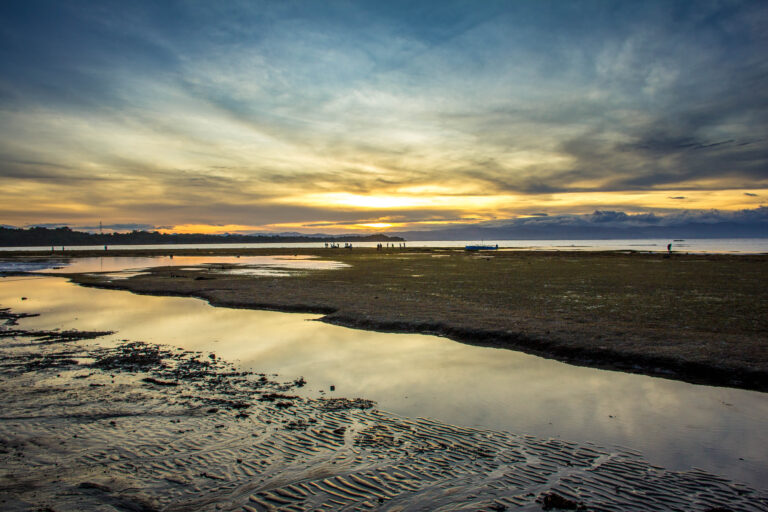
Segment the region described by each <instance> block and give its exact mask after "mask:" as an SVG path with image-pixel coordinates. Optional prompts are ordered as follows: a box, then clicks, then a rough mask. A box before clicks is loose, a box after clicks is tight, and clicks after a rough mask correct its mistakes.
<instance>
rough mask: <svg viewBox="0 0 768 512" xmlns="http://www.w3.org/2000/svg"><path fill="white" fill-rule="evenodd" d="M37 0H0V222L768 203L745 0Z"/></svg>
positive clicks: (426, 222) (378, 219)
mask: <svg viewBox="0 0 768 512" xmlns="http://www.w3.org/2000/svg"><path fill="white" fill-rule="evenodd" d="M43 4H44V5H45V9H35V8H31V7H30V8H25V7H24V6H23V5H24V4H22V3H17V4H13V3H11V4H5V5H4V6H3V7H1V8H0V10H1V12H2V17H1V18H0V19H1V20H2V21H0V26H1V28H2V31H0V40H1V41H2V48H5V49H8V50H7V51H3V52H1V53H0V66H2V71H3V73H2V76H3V77H4V78H3V80H2V83H0V116H1V117H2V121H3V122H2V123H1V124H0V177H2V187H1V188H0V224H5V225H12V226H19V227H21V226H30V225H69V226H73V227H78V226H79V227H93V226H95V225H97V224H98V223H99V222H100V221H101V222H103V224H104V225H106V226H111V227H112V228H114V229H122V230H125V229H130V228H136V229H151V230H158V231H161V232H163V233H172V232H177V233H190V232H193V231H194V232H199V233H249V232H280V231H284V230H290V231H298V232H305V233H316V232H320V231H322V232H328V233H340V232H345V231H350V230H352V231H355V232H359V231H366V230H367V231H370V232H378V231H407V230H411V229H417V230H418V229H433V228H445V227H450V226H458V225H465V224H467V223H473V222H474V223H477V222H488V221H493V222H498V221H501V220H504V219H509V220H514V219H516V218H525V217H526V216H529V215H531V214H534V213H535V214H537V215H543V214H546V215H566V214H583V213H590V212H592V211H595V210H615V211H621V212H627V213H655V214H658V215H664V214H669V213H676V212H684V211H701V212H704V211H709V210H712V209H718V210H721V211H724V212H729V211H731V212H733V211H737V210H753V209H756V208H759V207H761V206H764V205H765V204H766V203H767V199H766V198H768V174H766V168H768V156H766V155H768V133H766V130H767V128H766V127H767V126H768V123H766V115H767V112H768V98H766V93H765V91H768V83H767V82H766V80H767V79H766V76H768V75H766V74H765V73H764V69H765V67H766V65H768V64H767V63H766V60H767V59H766V55H768V43H767V38H768V36H766V32H765V30H763V29H762V26H764V22H765V23H768V15H767V14H766V11H768V10H766V9H765V8H764V5H763V4H761V3H760V2H733V3H729V4H727V5H726V6H721V7H718V6H717V5H719V4H718V3H717V2H715V3H714V4H712V5H710V4H709V3H707V4H702V3H698V2H673V3H667V2H649V3H645V2H644V3H643V5H640V4H635V3H631V2H626V3H619V4H616V5H611V6H608V5H606V4H603V3H600V2H576V3H574V4H570V3H563V4H561V3H553V4H551V5H550V4H548V3H546V2H512V3H508V2H498V3H497V2H483V3H482V4H481V5H473V6H470V5H469V4H461V3H459V4H445V3H430V2H426V3H419V5H418V6H416V5H414V6H411V5H405V4H402V5H400V4H397V5H394V4H393V5H388V4H386V3H384V4H382V3H381V2H354V3H351V4H348V3H337V2H322V3H301V2H299V3H298V4H290V5H282V4H279V3H278V4H270V3H266V4H262V3H258V2H256V3H248V2H246V3H243V4H236V5H230V6H228V7H225V6H218V5H216V4H212V3H180V4H165V5H158V4H156V3H153V2H142V1H140V2H131V3H128V4H125V3H119V4H109V7H107V5H106V4H105V5H102V6H100V7H99V8H94V5H93V4H92V3H89V2H80V1H74V2H64V3H59V2H43ZM385 4H386V5H385ZM702 20H709V21H702ZM552 34H558V36H557V37H552Z"/></svg>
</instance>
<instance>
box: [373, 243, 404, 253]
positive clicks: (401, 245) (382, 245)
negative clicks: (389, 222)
mask: <svg viewBox="0 0 768 512" xmlns="http://www.w3.org/2000/svg"><path fill="white" fill-rule="evenodd" d="M390 247H392V248H394V247H401V248H404V247H405V242H398V244H397V245H395V244H394V243H392V244H390V243H387V249H389V248H390ZM383 248H384V244H382V243H381V242H379V243H378V244H377V245H376V250H377V251H380V250H382V249H383Z"/></svg>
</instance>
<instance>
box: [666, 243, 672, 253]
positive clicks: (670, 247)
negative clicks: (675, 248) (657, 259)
mask: <svg viewBox="0 0 768 512" xmlns="http://www.w3.org/2000/svg"><path fill="white" fill-rule="evenodd" d="M667 254H672V244H667Z"/></svg>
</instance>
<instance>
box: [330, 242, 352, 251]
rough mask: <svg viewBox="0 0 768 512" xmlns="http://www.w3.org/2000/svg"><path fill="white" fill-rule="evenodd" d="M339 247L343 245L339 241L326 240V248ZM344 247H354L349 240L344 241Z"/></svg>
mask: <svg viewBox="0 0 768 512" xmlns="http://www.w3.org/2000/svg"><path fill="white" fill-rule="evenodd" d="M339 247H341V246H340V245H339V244H338V243H336V242H325V248H326V249H338V248H339ZM344 248H345V249H351V248H352V244H351V243H349V242H344Z"/></svg>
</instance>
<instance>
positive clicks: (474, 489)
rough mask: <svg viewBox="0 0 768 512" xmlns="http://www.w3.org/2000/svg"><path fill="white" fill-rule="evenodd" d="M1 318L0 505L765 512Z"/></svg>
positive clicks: (747, 491) (710, 481)
mask: <svg viewBox="0 0 768 512" xmlns="http://www.w3.org/2000/svg"><path fill="white" fill-rule="evenodd" d="M22 316H24V315H19V314H15V313H13V312H12V311H10V310H7V309H0V361H2V363H1V364H0V379H1V380H2V382H3V391H4V398H3V409H2V410H3V412H2V415H0V469H2V473H0V508H1V509H2V510H4V511H19V512H21V511H31V510H44V511H54V510H55V511H59V512H64V511H79V510H137V511H146V512H152V511H160V510H163V511H188V510H205V511H209V510H210V511H214V510H231V511H242V510H245V511H259V512H262V511H272V510H285V511H294V510H328V511H336V510H445V511H448V510H451V511H476V510H512V509H514V510H521V511H537V510H542V509H543V510H553V509H554V510H576V509H578V510H594V511H607V510H637V511H649V512H650V511H655V510H702V511H715V510H745V511H746V510H748V511H759V510H765V509H766V506H768V495H767V494H766V493H765V491H764V490H761V489H753V488H750V487H749V486H746V485H743V484H739V483H735V482H731V481H729V480H728V479H726V478H723V477H720V476H717V475H714V474H711V473H708V472H706V471H703V470H699V469H691V470H687V471H669V470H665V469H664V468H661V467H658V466H653V465H651V464H649V463H648V462H647V461H645V460H644V459H643V458H642V456H641V455H640V454H638V453H637V452H634V451H632V450H630V449H626V448H621V447H614V448H604V447H601V446H597V445H595V444H591V443H582V444H579V443H574V442H569V441H565V440H561V439H540V438H537V437H534V436H530V435H519V434H514V433H509V432H496V431H489V430H479V429H473V428H464V427H458V426H454V425H449V424H445V423H441V422H439V421H434V420H429V419H423V418H419V419H407V418H401V417H398V416H395V415H392V414H388V413H386V412H383V411H379V410H377V409H376V408H375V404H374V403H373V402H371V401H369V400H365V399H361V398H328V399H322V398H321V399H308V398H300V397H298V396H296V394H295V393H296V388H298V387H301V386H303V385H304V384H305V382H304V379H302V378H297V377H295V376H289V377H288V379H292V380H286V381H281V380H280V378H279V376H275V375H265V374H262V373H256V372H251V371H242V370H238V369H237V367H235V366H234V365H232V364H230V363H228V362H226V361H222V360H221V358H219V357H217V355H216V354H212V353H199V352H189V351H184V350H182V349H173V348H171V347H167V346H162V345H156V344H150V343H142V342H137V341H129V340H124V341H123V342H120V343H118V344H110V343H102V342H100V338H101V336H103V335H105V334H108V333H105V332H83V331H40V330H37V331H36V330H28V329H23V328H20V327H19V326H18V325H17V324H18V320H20V319H21V317H22Z"/></svg>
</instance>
